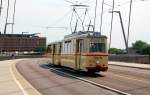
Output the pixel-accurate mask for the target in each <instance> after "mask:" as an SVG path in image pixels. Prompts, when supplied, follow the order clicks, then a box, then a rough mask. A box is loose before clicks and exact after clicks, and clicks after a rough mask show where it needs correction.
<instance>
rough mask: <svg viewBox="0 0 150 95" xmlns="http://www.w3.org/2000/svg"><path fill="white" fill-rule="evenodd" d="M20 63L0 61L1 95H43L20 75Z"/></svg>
mask: <svg viewBox="0 0 150 95" xmlns="http://www.w3.org/2000/svg"><path fill="white" fill-rule="evenodd" d="M18 61H20V60H19V59H17V60H6V61H0V95H41V94H40V93H39V92H37V90H35V89H34V88H33V87H32V86H31V85H30V84H29V83H27V81H26V80H25V79H24V78H23V77H22V76H21V75H20V73H18V71H17V69H16V66H15V63H16V62H18Z"/></svg>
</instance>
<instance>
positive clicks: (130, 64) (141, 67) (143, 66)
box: [108, 61, 150, 70]
mask: <svg viewBox="0 0 150 95" xmlns="http://www.w3.org/2000/svg"><path fill="white" fill-rule="evenodd" d="M108 64H109V65H116V66H124V67H132V68H140V69H148V70H150V65H148V64H140V63H126V62H117V61H109V62H108Z"/></svg>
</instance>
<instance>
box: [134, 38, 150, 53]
mask: <svg viewBox="0 0 150 95" xmlns="http://www.w3.org/2000/svg"><path fill="white" fill-rule="evenodd" d="M132 48H133V49H135V50H136V51H137V53H139V54H146V55H147V54H148V55H150V45H149V44H147V43H146V42H144V41H141V40H138V41H136V42H135V43H133V44H132Z"/></svg>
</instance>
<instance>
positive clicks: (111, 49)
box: [109, 48, 125, 54]
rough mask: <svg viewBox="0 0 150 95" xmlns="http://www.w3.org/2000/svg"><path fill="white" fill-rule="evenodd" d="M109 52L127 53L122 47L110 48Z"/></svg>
mask: <svg viewBox="0 0 150 95" xmlns="http://www.w3.org/2000/svg"><path fill="white" fill-rule="evenodd" d="M109 53H110V54H125V51H124V50H122V49H117V48H110V49H109Z"/></svg>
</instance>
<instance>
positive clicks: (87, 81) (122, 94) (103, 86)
mask: <svg viewBox="0 0 150 95" xmlns="http://www.w3.org/2000/svg"><path fill="white" fill-rule="evenodd" d="M49 69H50V70H53V71H56V72H59V73H62V74H64V75H67V76H70V77H72V78H75V79H78V80H80V81H83V82H86V83H89V84H91V85H94V86H97V87H100V88H103V89H106V90H110V91H112V92H116V93H118V94H121V95H132V94H129V93H126V92H123V91H120V90H117V89H114V88H111V87H108V86H105V85H102V84H99V83H96V82H93V81H90V80H87V79H84V78H80V77H77V76H75V75H71V74H69V73H65V72H63V71H60V70H58V69H54V68H51V67H49Z"/></svg>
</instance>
